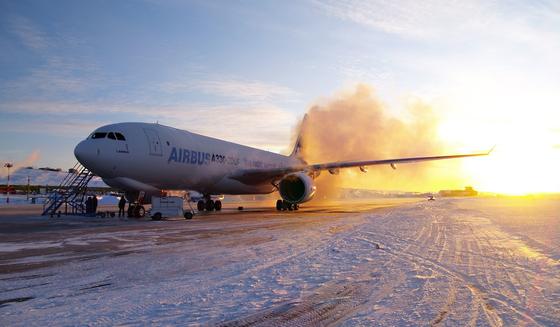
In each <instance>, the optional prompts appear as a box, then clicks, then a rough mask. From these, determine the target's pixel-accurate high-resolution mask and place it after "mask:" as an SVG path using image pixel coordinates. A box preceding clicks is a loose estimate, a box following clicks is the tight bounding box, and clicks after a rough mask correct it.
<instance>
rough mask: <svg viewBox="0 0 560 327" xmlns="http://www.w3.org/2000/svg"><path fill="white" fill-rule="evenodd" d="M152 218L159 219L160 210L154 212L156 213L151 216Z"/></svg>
mask: <svg viewBox="0 0 560 327" xmlns="http://www.w3.org/2000/svg"><path fill="white" fill-rule="evenodd" d="M152 220H161V212H156V213H155V214H154V215H153V216H152Z"/></svg>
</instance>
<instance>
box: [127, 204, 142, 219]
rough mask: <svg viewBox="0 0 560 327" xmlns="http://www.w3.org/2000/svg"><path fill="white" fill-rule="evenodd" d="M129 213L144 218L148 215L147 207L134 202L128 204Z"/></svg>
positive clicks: (130, 215)
mask: <svg viewBox="0 0 560 327" xmlns="http://www.w3.org/2000/svg"><path fill="white" fill-rule="evenodd" d="M127 214H128V217H131V218H132V217H134V218H143V217H144V216H145V215H146V209H144V206H143V205H141V204H140V203H138V202H134V203H131V204H129V205H128V211H127Z"/></svg>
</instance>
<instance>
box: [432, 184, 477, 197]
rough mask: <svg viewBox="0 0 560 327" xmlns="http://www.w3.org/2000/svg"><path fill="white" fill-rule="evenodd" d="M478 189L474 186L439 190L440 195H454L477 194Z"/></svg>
mask: <svg viewBox="0 0 560 327" xmlns="http://www.w3.org/2000/svg"><path fill="white" fill-rule="evenodd" d="M477 195H478V191H477V190H475V189H474V188H473V187H472V186H467V187H465V189H464V190H441V191H439V196H442V197H452V196H477Z"/></svg>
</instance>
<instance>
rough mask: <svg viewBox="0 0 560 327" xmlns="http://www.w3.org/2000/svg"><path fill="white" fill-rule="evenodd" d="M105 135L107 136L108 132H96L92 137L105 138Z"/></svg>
mask: <svg viewBox="0 0 560 327" xmlns="http://www.w3.org/2000/svg"><path fill="white" fill-rule="evenodd" d="M105 136H107V133H105V132H95V133H93V134H91V138H92V139H102V138H105Z"/></svg>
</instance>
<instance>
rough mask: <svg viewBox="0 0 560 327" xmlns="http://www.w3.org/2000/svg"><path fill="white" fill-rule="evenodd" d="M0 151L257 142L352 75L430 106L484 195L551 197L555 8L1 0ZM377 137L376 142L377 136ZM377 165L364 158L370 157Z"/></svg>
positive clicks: (557, 176)
mask: <svg viewBox="0 0 560 327" xmlns="http://www.w3.org/2000/svg"><path fill="white" fill-rule="evenodd" d="M0 49H1V51H0V159H1V160H2V161H3V162H5V161H11V162H32V163H33V165H35V166H51V167H62V168H68V167H71V166H73V164H74V162H75V158H74V157H73V151H72V150H73V148H74V146H75V144H77V143H78V142H79V141H80V140H82V139H83V138H85V137H86V136H87V135H88V134H89V133H90V132H91V131H93V130H94V129H95V128H96V127H99V126H101V125H104V124H108V123H114V122H121V121H143V122H159V123H161V124H166V125H171V126H174V127H178V128H183V129H187V130H190V131H193V132H197V133H201V134H205V135H209V136H213V137H218V138H224V139H227V140H230V141H234V142H239V143H242V144H246V145H250V146H255V147H259V148H262V149H266V150H270V151H276V152H280V151H284V150H286V149H287V148H289V147H290V140H291V136H292V134H293V131H294V128H295V126H296V124H297V122H298V120H299V119H301V117H302V116H303V115H304V113H305V112H306V111H307V110H308V109H309V107H310V106H312V105H313V104H314V103H316V102H317V101H321V99H325V98H329V97H332V96H333V95H335V94H337V92H341V90H345V89H350V88H352V87H353V86H355V85H356V84H357V83H365V84H367V85H370V86H372V87H373V88H374V89H375V92H376V94H377V95H378V96H379V97H380V98H381V99H382V101H383V102H384V103H385V104H386V107H387V110H389V111H390V112H391V113H392V114H393V115H395V116H396V117H404V116H406V112H405V108H406V104H407V103H408V102H409V101H411V99H422V101H424V102H426V103H429V104H430V106H431V107H432V108H433V110H434V112H435V113H436V114H437V115H438V117H439V121H440V126H439V134H440V135H439V136H440V137H441V138H442V139H444V140H446V142H448V143H449V144H451V145H453V148H454V149H456V150H457V151H466V150H479V149H487V148H489V147H491V146H493V145H496V146H497V147H496V150H495V153H494V154H493V156H494V160H492V161H487V160H486V161H479V162H476V161H468V162H466V163H465V166H464V172H463V173H464V174H465V175H466V176H470V177H471V178H472V180H473V182H474V183H475V184H476V185H479V186H480V187H481V188H482V189H484V190H489V191H503V190H506V189H507V190H513V189H518V190H519V192H527V191H549V192H551V191H555V192H559V191H560V173H558V172H556V170H558V169H557V167H560V64H559V62H558V59H557V58H560V2H557V1H507V2H506V1H439V0H428V1H376V0H373V1H354V0H338V1H331V0H325V1H322V0H302V1H288V2H286V1H175V0H167V1H166V0H162V1H155V0H146V1H25V0H17V1H9V0H2V1H1V2H0ZM388 141H389V140H388ZM371 159H378V158H371Z"/></svg>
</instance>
